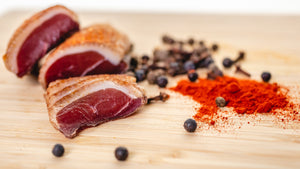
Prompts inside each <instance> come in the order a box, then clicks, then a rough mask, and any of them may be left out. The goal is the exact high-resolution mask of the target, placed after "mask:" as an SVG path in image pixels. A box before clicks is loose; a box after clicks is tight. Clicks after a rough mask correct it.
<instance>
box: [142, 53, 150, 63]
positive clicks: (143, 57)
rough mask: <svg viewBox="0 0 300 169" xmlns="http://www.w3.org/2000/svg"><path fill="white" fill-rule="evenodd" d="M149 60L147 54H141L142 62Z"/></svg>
mask: <svg viewBox="0 0 300 169" xmlns="http://www.w3.org/2000/svg"><path fill="white" fill-rule="evenodd" d="M148 61H149V56H148V55H143V56H142V64H143V65H144V64H147V63H148Z"/></svg>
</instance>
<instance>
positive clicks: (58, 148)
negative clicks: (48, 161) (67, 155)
mask: <svg viewBox="0 0 300 169" xmlns="http://www.w3.org/2000/svg"><path fill="white" fill-rule="evenodd" d="M64 152H65V149H64V147H63V146H62V145H61V144H55V145H54V147H53V149H52V154H53V155H54V156H55V157H61V156H63V155H64Z"/></svg>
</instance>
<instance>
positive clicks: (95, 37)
mask: <svg viewBox="0 0 300 169" xmlns="http://www.w3.org/2000/svg"><path fill="white" fill-rule="evenodd" d="M129 50H130V42H129V39H128V38H127V36H125V35H124V34H122V33H120V32H118V31H117V30H116V29H115V28H113V27H112V26H110V25H107V24H98V25H93V26H90V27H87V28H84V29H82V30H80V31H79V32H77V33H75V34H74V35H72V36H71V37H70V38H68V39H67V40H66V41H65V42H64V43H62V44H61V45H60V46H59V47H57V48H56V49H55V50H54V51H53V52H51V53H50V54H49V55H48V56H47V57H46V58H45V62H44V63H43V65H42V67H41V70H40V74H39V81H40V83H41V84H42V86H43V87H44V88H46V87H47V86H48V84H49V83H50V82H52V81H55V80H57V79H66V78H69V77H78V76H86V75H94V74H118V73H122V72H124V71H125V69H126V68H127V64H126V62H125V61H124V59H125V56H126V54H127V53H128V52H129Z"/></svg>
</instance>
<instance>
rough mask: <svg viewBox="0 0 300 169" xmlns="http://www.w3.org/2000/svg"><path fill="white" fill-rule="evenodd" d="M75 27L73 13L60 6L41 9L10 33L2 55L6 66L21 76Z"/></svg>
mask: <svg viewBox="0 0 300 169" xmlns="http://www.w3.org/2000/svg"><path fill="white" fill-rule="evenodd" d="M78 30H79V23H78V19H77V15H76V14H75V13H74V12H72V11H70V10H69V9H67V8H66V7H64V6H61V5H56V6H53V7H50V8H48V9H45V10H43V11H41V12H39V13H37V14H35V15H33V16H32V17H31V18H29V19H28V20H26V21H25V22H24V23H23V24H22V25H21V26H20V27H19V28H18V29H17V30H16V31H15V33H14V34H13V36H12V38H11V39H10V41H9V44H8V46H7V51H6V54H5V55H4V56H3V59H4V62H5V66H6V68H7V69H8V70H9V71H11V72H13V73H15V74H16V75H17V76H18V77H22V76H24V75H25V74H27V73H28V72H30V71H31V70H32V68H33V67H34V65H35V64H36V63H37V61H38V60H39V59H40V58H42V57H43V56H45V54H46V53H47V52H48V51H50V50H51V49H52V48H54V47H56V46H57V45H59V44H60V43H61V42H62V41H64V40H65V39H66V38H67V37H69V36H71V35H72V34H73V33H74V32H76V31H78Z"/></svg>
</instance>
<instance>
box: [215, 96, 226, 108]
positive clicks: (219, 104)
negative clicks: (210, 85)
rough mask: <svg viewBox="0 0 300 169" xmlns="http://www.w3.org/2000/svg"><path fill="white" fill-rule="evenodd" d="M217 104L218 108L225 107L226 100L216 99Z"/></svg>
mask: <svg viewBox="0 0 300 169" xmlns="http://www.w3.org/2000/svg"><path fill="white" fill-rule="evenodd" d="M216 104H217V106H218V107H225V106H226V100H225V99H224V98H223V97H217V98H216Z"/></svg>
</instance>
